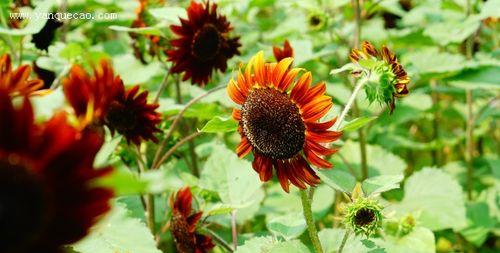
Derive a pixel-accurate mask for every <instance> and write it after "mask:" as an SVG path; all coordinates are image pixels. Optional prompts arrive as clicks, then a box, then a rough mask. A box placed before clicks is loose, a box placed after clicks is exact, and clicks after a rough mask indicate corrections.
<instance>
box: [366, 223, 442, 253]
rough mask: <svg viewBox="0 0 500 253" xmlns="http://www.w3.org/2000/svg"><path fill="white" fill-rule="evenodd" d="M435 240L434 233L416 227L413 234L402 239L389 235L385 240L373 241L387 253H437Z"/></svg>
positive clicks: (376, 239)
mask: <svg viewBox="0 0 500 253" xmlns="http://www.w3.org/2000/svg"><path fill="white" fill-rule="evenodd" d="M434 240H435V239H434V234H433V233H432V231H431V230H429V229H427V228H423V227H416V228H414V229H413V231H412V232H411V233H409V234H407V235H406V236H403V237H400V238H398V237H393V236H390V235H387V236H386V237H385V240H382V239H380V238H375V239H373V241H374V242H375V244H376V245H378V246H379V247H381V248H384V250H385V252H387V253H401V252H412V253H435V252H436V247H435V244H434ZM410 249H411V251H410Z"/></svg>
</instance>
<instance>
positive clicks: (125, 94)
mask: <svg viewBox="0 0 500 253" xmlns="http://www.w3.org/2000/svg"><path fill="white" fill-rule="evenodd" d="M63 87H64V94H65V96H66V98H67V100H68V101H69V103H70V104H71V106H72V107H73V109H74V111H75V114H76V115H77V116H78V117H79V119H80V121H81V122H82V126H91V127H95V126H97V127H101V126H103V125H106V126H107V127H109V129H110V130H111V131H112V132H114V131H117V132H118V133H120V134H122V135H123V136H124V137H125V138H126V139H127V141H128V142H133V143H135V144H139V143H140V142H141V140H152V141H157V139H156V137H154V133H156V132H159V131H160V130H159V129H158V128H157V125H158V124H159V123H160V121H161V115H160V114H159V113H158V112H156V111H155V110H156V109H157V108H158V104H149V103H148V102H147V97H148V92H147V91H143V92H139V86H135V87H132V88H130V89H128V90H125V86H124V85H123V81H122V80H121V78H120V76H115V74H114V71H113V68H112V66H111V64H110V63H109V62H107V61H101V63H100V65H99V66H97V67H95V68H94V75H93V76H90V75H89V74H87V72H85V70H84V69H83V68H82V67H80V66H74V67H73V68H72V69H71V72H70V75H69V77H68V78H66V79H64V80H63Z"/></svg>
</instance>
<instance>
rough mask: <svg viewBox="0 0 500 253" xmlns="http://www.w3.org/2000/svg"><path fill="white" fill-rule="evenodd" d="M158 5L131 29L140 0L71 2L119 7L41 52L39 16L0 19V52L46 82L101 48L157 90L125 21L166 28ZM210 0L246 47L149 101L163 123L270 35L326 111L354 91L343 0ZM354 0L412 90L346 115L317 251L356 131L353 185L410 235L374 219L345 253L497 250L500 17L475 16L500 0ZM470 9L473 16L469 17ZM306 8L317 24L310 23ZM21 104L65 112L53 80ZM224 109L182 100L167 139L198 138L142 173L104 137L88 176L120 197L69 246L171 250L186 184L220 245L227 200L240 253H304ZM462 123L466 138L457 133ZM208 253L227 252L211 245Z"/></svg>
mask: <svg viewBox="0 0 500 253" xmlns="http://www.w3.org/2000/svg"><path fill="white" fill-rule="evenodd" d="M34 2H35V4H36V5H37V8H49V7H50V6H55V5H52V4H48V2H49V1H34ZM166 2H167V3H166V5H165V6H164V7H157V8H154V9H149V14H150V15H151V18H152V20H153V22H152V24H151V25H150V27H149V28H145V29H131V28H129V26H130V24H131V22H132V20H133V19H135V17H136V14H135V13H134V10H135V9H136V7H137V6H138V2H137V1H133V0H123V1H111V0H87V1H83V0H74V1H73V0H71V1H67V3H68V5H67V11H69V12H89V13H99V12H115V13H117V14H118V18H117V19H114V20H72V21H71V22H69V23H68V24H67V25H66V26H65V27H64V30H59V31H57V33H56V39H55V41H54V42H53V43H52V45H51V46H50V47H49V50H48V52H44V51H40V50H37V49H36V48H35V47H34V45H33V43H31V42H30V39H29V38H30V34H32V33H34V32H36V31H37V27H36V25H32V24H31V23H30V24H28V26H27V27H26V29H25V30H24V34H12V32H11V31H10V30H8V29H1V30H0V34H1V35H2V38H3V40H1V41H0V52H1V53H9V52H19V50H20V47H21V46H20V45H22V58H21V60H22V62H23V63H28V64H29V63H31V62H33V61H36V63H37V65H39V66H40V67H43V68H45V69H48V70H52V71H54V72H55V73H56V76H58V77H62V76H64V75H66V73H67V71H68V69H69V67H70V66H71V65H72V64H75V63H78V64H83V65H85V66H91V65H92V64H93V63H95V62H96V61H97V60H98V59H100V58H103V57H104V58H109V59H111V60H112V61H113V63H114V67H115V70H116V71H117V72H118V73H119V74H120V76H121V77H122V79H123V80H124V82H125V85H127V86H130V85H134V84H140V85H141V87H142V88H143V89H147V90H149V91H150V92H151V94H155V93H156V91H157V90H158V87H159V84H160V83H161V82H162V79H163V77H164V75H165V73H166V71H167V70H168V69H169V67H170V63H168V62H166V61H165V56H164V55H160V56H159V57H156V58H151V59H148V61H149V62H148V63H147V64H142V63H141V62H140V61H139V60H137V59H136V58H135V57H134V55H133V51H132V48H131V46H130V45H131V43H132V41H131V38H130V36H129V34H128V32H135V33H138V34H142V35H144V34H146V35H147V34H154V35H160V36H161V37H163V38H165V39H169V38H171V37H172V34H171V32H170V30H169V29H168V25H170V24H173V23H177V22H178V18H177V17H178V16H179V15H181V16H182V15H185V10H184V8H185V7H187V5H188V4H189V2H188V1H166ZM216 2H217V4H218V5H219V9H220V10H219V11H220V12H221V13H223V14H225V15H227V17H228V20H229V21H230V22H231V23H232V25H233V26H234V28H235V30H234V34H238V35H240V36H241V43H242V45H243V46H242V48H241V51H242V54H241V55H240V56H237V57H235V58H233V59H231V62H230V64H229V66H230V67H229V70H228V71H227V72H226V73H217V74H215V75H214V78H213V79H212V80H211V81H210V83H209V84H208V85H207V87H206V88H203V89H202V88H199V87H197V86H191V85H190V83H188V82H182V81H179V78H178V77H174V78H172V79H170V82H171V83H170V85H169V86H168V88H167V90H166V91H165V92H163V93H162V95H161V97H160V99H159V102H160V105H161V106H160V109H159V110H160V112H161V113H162V115H163V117H164V118H165V119H166V120H165V121H164V123H162V126H161V128H162V129H163V130H165V131H166V130H168V128H169V125H170V124H171V119H172V118H173V117H174V116H175V115H176V114H177V113H178V112H179V111H180V110H181V109H182V108H183V107H184V105H185V104H186V102H187V101H189V100H190V99H192V98H194V97H197V96H199V95H200V94H203V93H205V92H207V90H209V89H211V88H213V87H216V86H218V85H225V84H227V82H228V80H229V79H230V78H231V77H232V76H234V75H235V72H234V70H236V69H237V68H238V66H239V63H241V62H246V61H248V59H249V58H250V57H251V56H252V55H254V54H255V53H256V52H258V51H259V50H264V51H265V54H266V56H268V57H269V58H270V56H271V55H272V46H273V45H280V46H281V45H282V43H283V41H284V40H285V39H288V40H289V41H290V42H291V45H292V47H293V48H294V49H295V61H294V65H296V66H300V67H304V68H306V69H309V70H311V71H312V72H313V76H314V80H313V81H314V82H316V81H320V80H325V81H326V82H327V87H328V93H329V95H331V96H332V97H333V98H334V101H335V105H336V106H334V108H333V109H332V111H331V112H330V115H331V116H335V115H338V114H339V113H340V111H341V109H342V105H344V104H345V103H346V102H347V100H348V98H349V96H350V94H351V90H352V88H353V86H352V84H351V82H350V79H349V76H348V74H338V75H330V71H331V70H332V69H334V68H339V67H341V66H343V65H344V64H346V63H347V62H348V61H349V60H348V57H347V56H348V54H349V52H350V49H351V48H352V45H353V41H354V36H355V34H356V32H355V30H356V21H355V18H354V8H353V5H352V3H351V1H348V0H338V1H334V0H318V1H313V0H290V1H279V0H241V1H236V0H221V1H216ZM407 2H411V8H410V9H408V8H406V9H405V8H404V7H405V3H407ZM468 2H469V3H468ZM361 3H362V4H361V13H362V23H361V24H362V26H361V33H360V40H369V41H371V42H372V43H374V44H376V45H378V46H381V45H387V46H388V47H389V48H391V49H392V50H394V51H395V52H397V55H398V57H399V59H400V61H401V62H402V64H403V66H405V68H406V70H407V71H408V72H409V75H410V77H411V80H412V81H411V84H410V86H409V89H410V95H409V96H407V97H405V98H404V99H401V100H399V101H398V103H397V108H396V110H395V112H394V114H393V115H392V116H390V115H389V114H388V110H387V109H386V108H385V107H383V106H380V105H379V104H377V103H373V104H369V103H368V102H367V101H366V99H365V95H364V93H363V94H361V95H360V96H358V99H357V105H356V107H355V109H354V111H353V112H352V113H351V115H349V118H348V120H350V121H352V120H353V119H355V118H360V117H362V118H360V119H358V121H360V122H358V123H359V124H354V126H353V125H351V127H352V128H351V129H345V134H344V136H343V138H342V141H341V142H340V143H339V145H341V149H340V152H339V153H338V154H336V155H333V156H332V157H331V160H332V162H333V163H334V165H335V168H334V169H333V170H330V171H323V172H322V173H321V177H322V179H323V183H322V184H321V185H320V186H319V187H318V188H317V189H316V191H315V195H314V201H313V212H314V217H315V220H316V221H317V225H318V227H319V230H320V239H321V242H322V244H323V248H324V250H325V252H336V251H337V249H338V247H339V245H340V243H341V240H342V237H343V235H344V228H343V227H344V226H343V224H342V220H341V219H342V208H343V205H344V204H345V202H347V199H346V196H345V194H343V193H342V192H348V193H350V192H352V191H353V189H354V187H355V184H356V181H358V182H360V181H362V180H361V163H362V162H361V152H360V133H361V134H362V135H363V137H361V138H362V139H364V140H361V141H362V142H366V151H367V152H366V158H367V165H368V168H369V170H368V176H369V178H370V179H369V180H368V181H365V182H364V183H363V190H364V192H365V193H369V192H374V196H375V197H376V198H379V199H380V201H381V202H382V203H383V205H384V207H385V209H384V216H385V219H386V220H387V221H391V220H392V221H394V220H397V219H399V218H400V217H405V216H406V215H408V214H411V215H412V216H413V217H415V219H416V227H415V228H414V230H413V231H412V232H411V233H409V234H407V235H396V234H393V233H391V231H390V230H389V229H387V227H386V229H384V230H383V231H382V232H381V233H380V234H379V235H378V236H377V237H375V238H372V239H370V240H368V239H365V238H362V237H350V239H349V240H348V241H347V244H346V248H345V252H388V253H391V252H436V251H438V252H498V250H499V249H500V240H499V238H498V235H499V234H500V230H499V222H498V221H499V218H500V212H499V203H500V198H499V195H500V194H499V191H500V188H499V187H500V185H499V177H500V161H499V157H498V154H499V153H500V152H499V151H500V144H499V141H498V139H499V137H500V131H499V128H498V123H499V121H498V117H499V110H498V107H499V100H498V99H499V88H500V59H499V56H500V50H499V38H498V31H499V24H498V21H496V22H494V21H493V22H491V19H490V22H489V23H488V22H487V21H484V20H486V19H487V18H488V17H493V18H496V19H498V16H499V13H500V1H498V0H489V1H486V2H483V1H475V0H470V1H464V0H440V1H439V0H438V1H436V0H421V1H402V3H403V4H402V3H400V2H399V1H394V0H382V1H361ZM4 4H5V3H4ZM54 4H57V3H54ZM467 4H469V5H470V6H471V10H472V11H471V12H472V14H471V15H470V16H466V11H467ZM4 6H5V5H4ZM39 10H43V9H39ZM2 11H3V13H4V15H5V14H6V13H7V8H4V7H2ZM318 17H319V18H320V19H321V22H324V24H321V25H319V26H318V25H315V21H314V18H318ZM493 20H495V19H493ZM32 23H35V22H32ZM30 25H31V26H30ZM38 29H39V28H38ZM468 39H469V42H471V43H473V47H472V49H473V56H472V57H468V56H467V54H466V52H465V49H466V42H467V40H468ZM9 40H11V41H10V42H12V43H11V44H10V42H9ZM14 54H17V53H14ZM57 81H58V79H56V82H55V83H54V84H53V85H54V87H57V86H58V83H57ZM175 83H178V84H179V87H180V92H181V96H180V97H176V90H175ZM467 90H470V91H472V103H471V106H472V114H470V113H468V104H467V102H466V93H467ZM152 96H153V95H152ZM33 101H34V103H35V109H36V115H37V119H38V120H44V119H47V118H48V117H50V116H51V115H52V114H53V113H54V112H55V111H57V110H61V109H64V110H68V111H70V109H69V107H68V105H67V104H66V102H65V101H64V97H63V95H62V92H61V89H60V88H57V89H56V90H55V91H54V92H53V93H51V94H50V95H48V96H44V97H37V98H34V99H33ZM232 106H233V103H232V102H231V101H230V100H229V98H228V97H227V95H226V91H225V90H220V91H217V92H215V93H213V94H210V95H209V96H207V97H206V98H204V99H203V100H202V101H201V102H199V103H197V104H195V105H194V106H192V107H190V108H189V109H188V110H187V112H186V114H185V115H184V120H183V122H182V125H181V128H179V129H180V130H178V131H176V132H175V134H174V136H173V138H172V139H171V140H168V145H169V147H171V146H173V145H175V143H176V142H177V141H178V140H179V139H181V138H182V137H183V136H185V135H188V134H189V133H192V132H194V131H196V130H197V129H202V131H203V132H204V134H203V135H201V136H200V137H198V138H196V139H195V140H194V141H193V142H191V143H188V144H187V145H184V146H182V147H181V148H180V149H178V150H177V152H175V154H174V156H172V158H171V159H170V160H169V161H168V162H166V163H165V164H163V165H162V166H161V168H160V169H158V170H154V171H147V172H144V173H139V171H138V164H137V159H136V156H135V150H134V149H133V148H132V147H130V146H128V145H127V143H126V142H125V141H124V140H122V139H121V138H120V137H119V136H114V137H112V136H111V135H110V134H109V133H108V134H107V139H108V141H107V142H106V144H105V146H104V147H103V148H102V150H101V151H100V153H99V155H98V158H97V160H96V165H98V166H102V165H107V164H112V165H113V166H114V167H115V168H116V169H115V172H114V173H113V175H112V176H111V177H109V178H107V179H106V180H104V181H103V182H99V183H102V184H106V185H109V186H111V187H114V189H115V191H116V192H117V194H118V195H119V196H118V197H117V198H116V200H115V201H114V204H113V205H114V208H113V210H112V212H111V213H110V214H109V215H108V216H107V217H106V218H105V219H104V220H103V221H101V223H100V224H99V225H98V226H96V228H95V229H94V230H93V233H92V234H91V235H90V236H88V237H87V238H86V239H84V240H83V241H81V242H79V243H77V244H75V245H72V246H71V247H70V248H71V250H73V251H75V252H81V253H108V252H109V253H112V252H134V253H136V252H140V253H149V252H151V253H153V252H155V253H156V252H161V251H163V252H174V248H173V244H172V239H171V236H170V233H169V232H168V231H166V230H165V228H166V224H167V221H168V218H169V215H170V207H169V206H168V198H169V196H170V194H171V193H172V192H174V191H176V190H178V189H179V188H180V187H182V186H184V185H190V186H191V187H192V190H193V192H194V194H195V196H196V201H195V202H196V206H197V208H199V209H200V210H203V211H204V215H205V216H206V220H205V221H206V224H205V225H204V226H206V227H207V228H208V229H209V230H211V231H213V232H214V233H216V234H218V235H219V236H220V237H222V238H223V239H224V240H225V241H231V224H230V218H231V212H232V211H233V210H237V211H236V217H237V224H238V244H239V245H240V247H239V248H238V251H237V252H240V253H245V252H249V253H254V252H311V250H312V248H311V244H310V241H309V237H308V235H307V233H304V232H305V229H306V225H305V220H304V218H303V217H302V214H301V211H302V207H301V205H300V197H299V195H298V191H296V190H294V191H292V192H291V193H290V194H286V193H284V192H283V191H282V190H281V189H280V187H279V184H278V183H277V182H276V181H274V182H270V183H266V184H262V183H261V182H260V181H259V179H258V176H257V175H256V173H255V172H254V171H253V170H252V168H251V163H250V161H249V160H239V159H238V158H237V156H236V154H235V153H234V149H235V146H236V144H237V143H238V141H239V138H240V137H239V135H238V134H237V133H235V132H234V130H235V125H234V122H232V121H230V120H228V118H229V117H230V112H231V107H232ZM471 116H472V117H471ZM368 119H370V120H368ZM207 122H209V124H208V125H207ZM468 124H469V129H470V126H472V129H473V131H472V133H468V132H467V131H466V129H467V126H468ZM467 136H469V137H472V140H473V146H472V147H473V150H472V151H473V152H468V150H467V146H466V139H467V138H468V137H467ZM159 137H160V138H161V137H162V136H161V135H160V136H159ZM155 149H156V145H154V144H151V143H150V144H144V145H143V146H141V150H142V152H143V153H144V154H145V156H144V157H143V158H144V159H145V160H146V161H151V160H152V159H153V156H154V153H155ZM468 155H470V156H468ZM468 180H470V181H468ZM468 182H472V184H471V185H468ZM147 193H149V194H153V196H154V198H155V203H156V206H155V207H156V209H155V211H156V216H155V221H154V222H155V228H156V229H155V234H154V235H153V234H151V231H150V230H149V229H148V227H147V226H146V217H145V215H144V210H143V207H142V205H141V202H140V198H139V195H138V194H147ZM380 193H382V194H381V195H380ZM379 195H380V196H379ZM214 252H224V251H223V249H222V248H221V247H219V246H218V247H216V249H215V250H214Z"/></svg>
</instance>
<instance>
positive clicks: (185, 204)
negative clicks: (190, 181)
mask: <svg viewBox="0 0 500 253" xmlns="http://www.w3.org/2000/svg"><path fill="white" fill-rule="evenodd" d="M192 202H193V195H192V194H191V190H190V189H189V187H185V188H182V189H180V190H179V191H178V192H177V193H176V194H173V195H172V196H171V197H170V207H171V208H172V218H171V220H170V225H171V226H170V232H171V233H172V237H173V238H174V242H175V246H176V248H177V251H178V252H179V253H206V252H209V251H210V250H211V249H212V248H214V247H215V245H214V244H213V243H212V238H210V237H208V236H206V235H202V234H199V233H196V225H197V223H198V222H199V220H200V219H201V217H202V214H203V212H195V213H193V208H192Z"/></svg>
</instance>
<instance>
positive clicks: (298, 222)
mask: <svg viewBox="0 0 500 253" xmlns="http://www.w3.org/2000/svg"><path fill="white" fill-rule="evenodd" d="M267 228H268V229H269V231H271V232H273V233H275V234H277V235H280V236H283V238H285V240H290V239H293V238H297V237H298V236H300V235H301V234H302V233H303V232H304V231H305V230H306V220H305V219H304V215H303V214H302V212H293V213H289V214H286V215H283V216H278V217H274V218H273V219H271V220H270V221H269V222H268V223H267Z"/></svg>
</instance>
